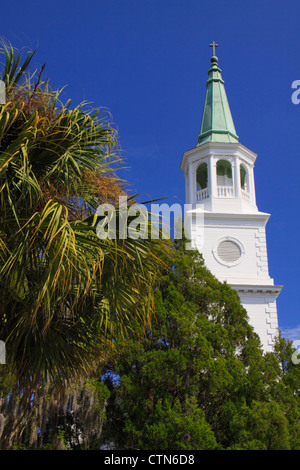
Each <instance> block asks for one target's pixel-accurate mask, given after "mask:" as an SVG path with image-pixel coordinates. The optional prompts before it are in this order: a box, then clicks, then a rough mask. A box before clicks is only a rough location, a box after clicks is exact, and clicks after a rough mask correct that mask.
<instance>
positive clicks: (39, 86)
mask: <svg viewBox="0 0 300 470" xmlns="http://www.w3.org/2000/svg"><path fill="white" fill-rule="evenodd" d="M0 53H2V54H1V55H2V56H3V59H4V65H3V72H2V75H1V78H2V79H3V80H4V81H5V83H6V94H7V100H6V104H5V105H1V106H0V338H1V340H3V341H5V343H6V348H7V361H8V365H9V369H10V370H13V371H14V373H15V374H16V377H17V380H18V384H19V386H20V390H19V393H21V394H22V393H23V389H24V388H27V389H29V391H28V393H29V394H30V393H31V389H34V387H36V386H38V384H39V383H40V381H45V380H51V381H52V380H53V381H54V380H55V381H56V382H57V383H60V385H61V386H64V383H65V381H66V380H69V379H70V380H73V379H74V377H75V376H78V377H81V376H82V375H84V374H85V375H86V376H88V374H89V373H91V372H92V371H93V370H95V366H96V365H97V364H98V362H99V358H100V360H101V359H103V358H104V357H105V355H106V354H107V350H108V349H109V346H110V341H111V336H112V335H113V334H115V332H116V331H118V334H119V333H120V331H122V332H123V333H124V334H125V333H126V331H127V330H130V328H132V325H134V324H135V323H140V324H147V323H148V321H149V317H150V315H151V311H152V305H153V285H154V283H155V282H156V276H157V268H156V267H157V264H158V262H159V259H158V256H159V250H160V247H159V245H160V244H159V241H157V243H151V242H150V241H149V240H143V241H142V242H141V240H135V239H114V240H111V239H108V238H107V239H100V238H99V237H98V236H97V223H98V222H99V217H98V216H97V213H96V210H97V207H98V206H99V204H101V203H104V202H107V201H110V202H111V201H113V200H114V199H115V197H116V196H118V195H119V194H123V195H124V194H125V192H124V191H123V189H122V186H121V182H120V181H119V180H118V179H117V177H116V176H115V167H116V165H121V160H120V156H119V154H118V147H117V133H116V129H115V126H114V124H113V123H112V122H111V118H110V115H109V113H108V112H106V111H105V110H103V109H88V108H87V106H86V105H85V104H84V103H83V104H80V105H78V106H76V107H75V108H74V109H71V103H70V101H68V102H67V103H66V104H62V103H60V101H59V92H58V91H54V90H52V89H51V88H50V86H49V84H48V82H45V81H43V80H42V76H41V74H42V71H43V67H42V70H41V72H40V73H38V72H37V71H35V72H33V73H32V74H28V67H29V65H30V63H31V61H32V57H33V55H34V53H33V52H29V53H28V54H25V57H24V56H23V55H22V54H20V53H19V52H17V51H16V50H15V49H13V48H12V47H11V46H10V45H6V44H4V45H3V46H2V48H1V50H0ZM125 196H126V194H125ZM130 204H131V202H129V204H128V205H129V206H130ZM116 209H118V208H117V207H116ZM117 214H118V212H117Z"/></svg>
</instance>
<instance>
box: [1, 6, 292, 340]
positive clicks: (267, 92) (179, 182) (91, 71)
mask: <svg viewBox="0 0 300 470" xmlns="http://www.w3.org/2000/svg"><path fill="white" fill-rule="evenodd" d="M299 18H300V2H299V0H297V1H296V0H286V1H280V0H277V1H266V0H265V1H262V0H260V1H257V0H251V1H250V0H249V1H248V0H247V1H241V0H239V1H235V0H227V1H221V0H214V1H211V2H208V1H202V0H106V1H103V0H94V1H92V0H86V1H85V2H82V1H78V0H72V1H70V0H61V1H59V2H58V1H52V2H38V1H32V0H27V1H26V2H24V1H20V0H15V1H14V2H4V3H3V4H2V6H1V32H0V34H1V36H3V37H4V38H6V39H7V40H9V41H10V42H11V43H12V45H14V46H15V47H17V48H22V47H29V48H35V47H36V46H38V51H37V54H36V56H35V65H36V66H39V65H41V64H43V63H46V64H47V68H46V73H45V75H46V76H47V77H49V79H50V81H51V83H52V85H53V86H54V87H55V88H62V87H63V86H65V85H67V87H66V88H65V90H64V92H63V95H62V96H63V99H65V100H67V99H68V98H71V99H72V102H73V104H74V105H76V104H78V103H80V102H82V101H83V100H87V101H89V102H92V103H93V104H94V106H97V107H101V106H103V107H106V108H108V109H109V110H110V112H111V113H112V116H113V119H114V121H115V123H116V124H117V126H118V129H119V139H120V144H121V147H122V150H123V156H124V158H125V163H126V166H127V167H128V170H126V171H125V172H122V176H124V177H125V178H126V179H127V180H128V181H129V182H130V184H131V191H132V192H133V193H139V194H140V196H139V200H140V201H141V202H142V201H143V200H148V199H149V198H152V199H155V198H160V197H170V199H169V202H170V203H174V202H179V203H180V204H184V202H185V200H184V198H185V188H184V177H183V173H182V171H181V170H180V162H181V158H182V154H183V152H184V151H186V150H189V149H191V148H193V147H195V146H196V142H197V137H198V133H199V129H200V124H201V117H202V109H203V104H204V97H205V84H206V80H207V71H208V68H209V65H210V56H211V49H210V48H209V44H210V43H211V42H212V41H213V40H215V41H216V42H217V43H218V44H219V47H218V49H217V55H218V57H219V66H220V67H221V69H222V76H223V79H224V80H225V87H226V92H227V96H228V99H229V103H230V107H231V112H232V115H233V119H234V123H235V127H236V131H237V133H238V135H239V138H240V142H241V143H242V144H243V145H245V146H246V147H248V148H250V149H251V150H253V151H254V152H256V153H257V154H258V158H257V162H256V165H255V181H256V197H257V204H258V207H259V209H260V210H261V211H263V212H268V213H271V218H270V220H269V222H268V224H267V243H268V255H269V269H270V275H271V277H273V278H274V280H275V283H276V284H283V285H284V289H283V291H282V293H281V294H280V296H279V298H278V302H277V304H278V317H279V326H280V329H282V330H283V331H287V332H288V333H289V334H290V337H292V338H293V339H299V340H300V318H299V293H300V288H299V228H300V224H299V202H300V198H299V173H300V139H299V136H300V132H299V131H300V104H299V105H295V104H293V103H292V101H291V95H292V92H293V90H292V88H291V85H292V82H293V81H294V80H300V56H299V46H300V20H299ZM292 335H293V336H292Z"/></svg>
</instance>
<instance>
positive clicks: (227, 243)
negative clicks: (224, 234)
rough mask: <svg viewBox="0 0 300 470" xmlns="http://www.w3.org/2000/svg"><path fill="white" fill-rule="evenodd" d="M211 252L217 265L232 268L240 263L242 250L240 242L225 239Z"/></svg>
mask: <svg viewBox="0 0 300 470" xmlns="http://www.w3.org/2000/svg"><path fill="white" fill-rule="evenodd" d="M213 252H214V254H215V257H216V259H217V260H218V261H219V263H222V264H226V265H227V266H234V265H236V264H238V263H239V262H240V260H241V258H242V255H243V254H244V249H243V247H242V245H241V243H240V242H238V241H235V240H232V239H229V238H226V239H223V240H221V241H219V243H218V244H217V246H216V247H215V249H214V250H213Z"/></svg>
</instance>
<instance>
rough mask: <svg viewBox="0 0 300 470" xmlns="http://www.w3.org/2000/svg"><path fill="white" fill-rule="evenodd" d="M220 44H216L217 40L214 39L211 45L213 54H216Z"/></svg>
mask: <svg viewBox="0 0 300 470" xmlns="http://www.w3.org/2000/svg"><path fill="white" fill-rule="evenodd" d="M218 45H219V44H216V43H215V41H213V43H212V44H210V45H209V47H212V48H213V56H215V55H216V47H218Z"/></svg>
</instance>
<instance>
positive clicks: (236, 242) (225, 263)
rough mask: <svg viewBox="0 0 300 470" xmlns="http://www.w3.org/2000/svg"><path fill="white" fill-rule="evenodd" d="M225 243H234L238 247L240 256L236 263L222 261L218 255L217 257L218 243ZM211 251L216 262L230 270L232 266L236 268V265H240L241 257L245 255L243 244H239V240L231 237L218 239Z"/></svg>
mask: <svg viewBox="0 0 300 470" xmlns="http://www.w3.org/2000/svg"><path fill="white" fill-rule="evenodd" d="M225 241H230V242H233V243H235V244H236V245H237V246H238V247H239V249H240V250H241V256H240V257H239V258H238V259H237V260H236V261H231V262H228V261H224V260H222V259H221V258H220V257H219V255H218V246H219V245H220V243H222V242H225ZM212 251H213V255H214V257H215V258H216V260H217V261H218V263H220V264H222V265H223V266H227V267H229V268H231V267H232V266H237V265H238V264H240V263H241V261H242V259H243V257H244V255H245V248H244V246H243V244H242V243H241V242H240V240H237V239H236V238H233V237H223V238H220V239H219V240H218V241H217V242H216V243H215V245H214V247H213V250H212Z"/></svg>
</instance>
